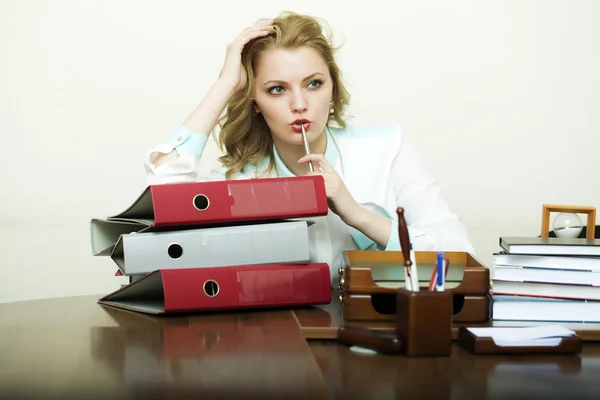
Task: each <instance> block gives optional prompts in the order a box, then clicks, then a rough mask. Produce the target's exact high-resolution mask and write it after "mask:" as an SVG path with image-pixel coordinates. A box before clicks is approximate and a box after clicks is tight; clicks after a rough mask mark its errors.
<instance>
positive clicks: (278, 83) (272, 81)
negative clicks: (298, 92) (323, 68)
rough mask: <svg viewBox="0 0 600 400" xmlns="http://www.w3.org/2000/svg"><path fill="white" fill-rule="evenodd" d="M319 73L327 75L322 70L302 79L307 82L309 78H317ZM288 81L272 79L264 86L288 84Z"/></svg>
mask: <svg viewBox="0 0 600 400" xmlns="http://www.w3.org/2000/svg"><path fill="white" fill-rule="evenodd" d="M319 75H322V76H325V74H323V73H321V72H315V73H314V74H310V75H309V76H307V77H306V78H304V79H303V80H302V81H303V82H305V81H307V80H309V79H312V78H315V77H317V76H319ZM286 83H287V82H286V81H280V80H270V81H267V82H265V83H264V84H263V86H269V85H273V84H276V85H284V84H286Z"/></svg>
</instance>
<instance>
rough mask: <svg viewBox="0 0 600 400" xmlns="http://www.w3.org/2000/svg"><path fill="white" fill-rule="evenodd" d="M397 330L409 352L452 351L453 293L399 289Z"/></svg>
mask: <svg viewBox="0 0 600 400" xmlns="http://www.w3.org/2000/svg"><path fill="white" fill-rule="evenodd" d="M396 301H397V313H396V334H397V335H398V338H399V339H400V341H401V342H402V349H403V351H402V353H404V354H405V355H407V356H416V357H419V356H424V357H442V356H449V355H450V353H451V351H452V293H451V292H449V291H442V292H434V291H432V292H430V291H419V292H412V291H409V290H406V289H404V288H400V289H398V292H397V300H396Z"/></svg>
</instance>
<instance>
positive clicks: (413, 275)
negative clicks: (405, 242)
mask: <svg viewBox="0 0 600 400" xmlns="http://www.w3.org/2000/svg"><path fill="white" fill-rule="evenodd" d="M410 261H411V266H410V277H411V279H412V283H411V285H412V287H413V288H414V291H415V292H418V291H419V273H418V272H417V271H418V269H417V256H416V255H415V251H414V250H413V248H412V244H411V245H410Z"/></svg>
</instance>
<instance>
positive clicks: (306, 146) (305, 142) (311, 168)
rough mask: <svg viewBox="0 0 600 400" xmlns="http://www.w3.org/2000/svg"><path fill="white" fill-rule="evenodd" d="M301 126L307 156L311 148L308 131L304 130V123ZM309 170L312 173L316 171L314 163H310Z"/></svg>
mask: <svg viewBox="0 0 600 400" xmlns="http://www.w3.org/2000/svg"><path fill="white" fill-rule="evenodd" d="M300 126H301V127H302V140H303V141H304V151H305V152H306V155H309V154H310V147H309V146H308V138H307V137H306V131H305V130H304V123H301V124H300ZM308 170H309V171H310V172H313V171H314V169H313V165H312V161H309V162H308Z"/></svg>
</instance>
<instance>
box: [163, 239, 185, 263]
mask: <svg viewBox="0 0 600 400" xmlns="http://www.w3.org/2000/svg"><path fill="white" fill-rule="evenodd" d="M167 253H168V254H169V257H171V258H172V259H174V260H177V259H178V258H181V256H182V255H183V247H181V245H179V244H177V243H172V244H170V245H169V247H168V248H167Z"/></svg>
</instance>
